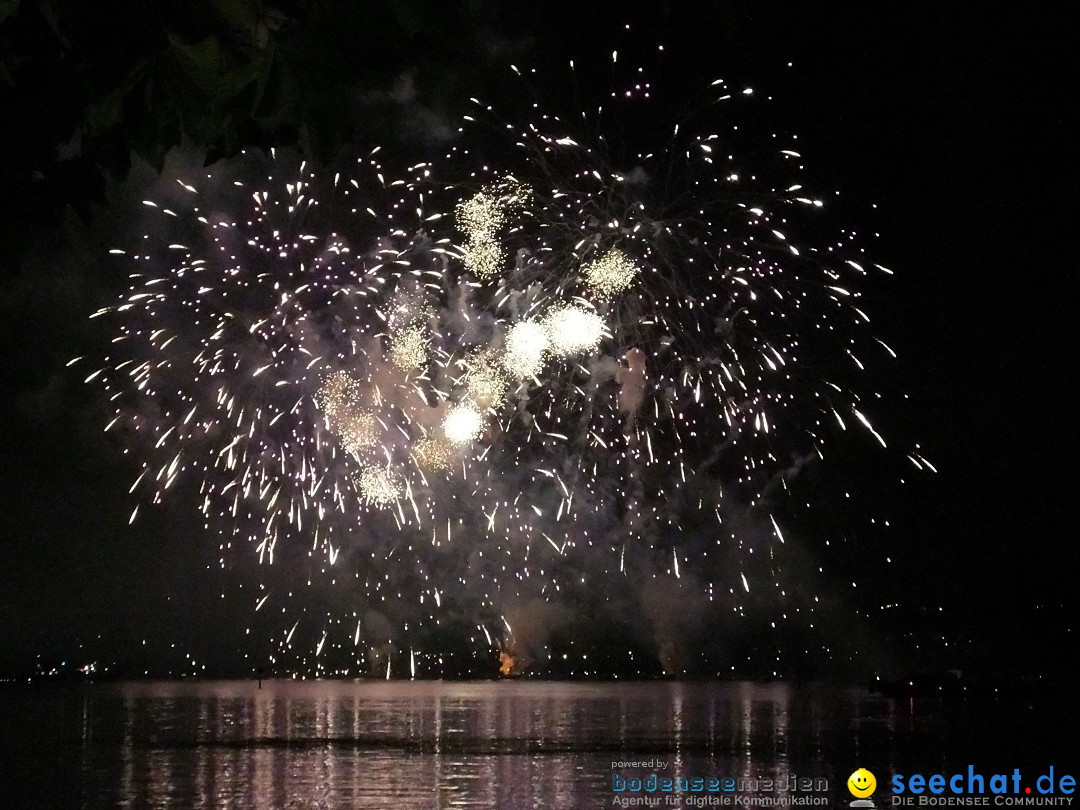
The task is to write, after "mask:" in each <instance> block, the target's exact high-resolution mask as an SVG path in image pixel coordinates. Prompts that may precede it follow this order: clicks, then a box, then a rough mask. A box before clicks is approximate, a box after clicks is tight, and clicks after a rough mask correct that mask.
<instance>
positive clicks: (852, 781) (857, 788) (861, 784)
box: [847, 768, 877, 799]
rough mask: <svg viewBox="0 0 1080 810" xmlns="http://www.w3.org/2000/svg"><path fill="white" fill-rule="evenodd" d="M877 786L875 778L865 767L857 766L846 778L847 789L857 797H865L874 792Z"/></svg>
mask: <svg viewBox="0 0 1080 810" xmlns="http://www.w3.org/2000/svg"><path fill="white" fill-rule="evenodd" d="M876 787H877V779H875V778H874V775H873V774H872V773H870V771H868V770H866V768H859V770H857V771H855V773H853V774H852V775H851V776H849V777H848V780H847V789H848V790H850V791H851V795H852V796H854V797H855V798H857V799H865V798H866V797H867V796H869V795H870V794H871V793H873V792H874V788H876Z"/></svg>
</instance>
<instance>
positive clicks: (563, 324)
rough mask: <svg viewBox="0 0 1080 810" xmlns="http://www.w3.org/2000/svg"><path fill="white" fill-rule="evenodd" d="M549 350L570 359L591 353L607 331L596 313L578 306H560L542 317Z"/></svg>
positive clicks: (602, 320)
mask: <svg viewBox="0 0 1080 810" xmlns="http://www.w3.org/2000/svg"><path fill="white" fill-rule="evenodd" d="M544 328H545V329H546V330H547V335H548V341H549V342H550V345H551V349H552V351H554V352H555V353H556V354H559V355H562V356H564V357H570V356H573V355H576V354H585V353H587V352H591V351H593V350H594V349H596V348H597V346H599V345H600V340H601V339H602V338H603V337H604V334H605V333H606V331H607V329H606V327H605V326H604V319H603V318H601V317H600V316H599V315H598V314H597V313H596V312H593V311H591V310H588V309H585V308H584V307H580V306H573V305H570V306H560V307H556V308H555V309H552V310H551V311H550V312H548V314H547V315H546V316H545V317H544Z"/></svg>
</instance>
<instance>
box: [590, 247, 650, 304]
mask: <svg viewBox="0 0 1080 810" xmlns="http://www.w3.org/2000/svg"><path fill="white" fill-rule="evenodd" d="M639 273H640V271H639V270H638V268H637V265H636V264H634V262H633V261H632V260H631V259H630V257H629V256H627V255H626V254H625V253H623V252H622V251H621V250H619V249H618V248H613V249H612V250H609V251H607V252H606V253H605V254H604V255H603V256H601V257H600V258H598V259H595V260H593V261H591V262H588V263H587V264H586V265H585V266H584V267H582V268H581V276H582V280H583V281H584V282H585V284H586V285H587V286H588V287H589V289H590V290H592V291H593V292H594V293H596V295H598V296H599V297H600V298H610V297H612V296H614V295H618V294H619V293H623V292H626V291H627V290H628V289H630V285H632V284H633V283H634V280H635V279H636V278H637V277H638V275H639Z"/></svg>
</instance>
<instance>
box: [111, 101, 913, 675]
mask: <svg viewBox="0 0 1080 810" xmlns="http://www.w3.org/2000/svg"><path fill="white" fill-rule="evenodd" d="M721 89H723V88H721ZM721 98H724V96H721ZM528 115H531V117H527V118H525V119H523V120H521V121H518V122H516V123H515V124H512V125H506V124H505V123H503V122H499V126H496V127H494V129H495V131H499V132H505V133H506V134H507V137H508V138H509V141H510V143H511V144H512V146H513V148H512V149H508V150H506V154H507V155H508V157H507V158H506V161H505V162H506V163H507V164H508V165H499V166H496V165H491V166H489V165H486V164H485V165H482V166H478V165H474V164H473V162H472V161H474V160H475V158H474V157H473V152H472V150H470V148H469V137H470V130H469V129H468V127H466V129H465V132H464V134H463V136H462V142H461V143H457V144H455V145H453V146H452V147H450V148H449V150H448V152H447V154H446V155H445V156H444V158H443V159H442V160H441V161H439V162H437V163H436V164H434V165H428V164H417V165H416V166H414V167H413V168H412V169H411V170H409V172H408V173H407V175H406V176H405V177H402V178H398V179H388V178H387V176H386V172H385V170H384V169H383V167H382V166H380V165H379V164H378V163H377V162H376V159H375V157H373V156H368V157H366V158H364V159H362V160H360V161H359V162H358V164H357V165H356V166H355V167H354V171H353V172H351V174H350V173H346V174H341V173H327V174H326V176H323V175H322V174H320V173H316V172H314V171H313V170H311V169H310V167H307V166H306V164H299V165H285V164H287V161H286V162H284V163H283V162H281V161H279V160H278V159H276V158H275V159H272V160H270V161H269V162H268V163H267V164H262V163H260V162H259V161H258V159H256V158H253V157H248V158H246V159H245V160H246V161H247V163H245V164H244V166H245V167H248V168H250V169H251V174H252V175H253V177H244V178H243V179H238V178H236V177H232V176H229V175H228V173H227V172H226V173H224V175H223V176H221V177H216V176H209V177H207V178H206V181H205V183H203V184H202V186H201V187H200V186H198V185H195V184H193V185H187V184H182V185H181V186H180V189H179V190H170V191H168V192H167V193H165V194H164V195H163V198H162V199H160V200H156V201H148V208H149V209H150V210H151V213H153V214H157V215H158V216H157V221H156V224H155V225H154V234H155V236H154V238H152V239H149V238H148V239H147V240H144V242H145V244H146V245H147V246H146V247H140V248H139V250H138V251H133V252H131V253H130V254H129V255H130V259H131V261H133V262H134V263H135V264H136V266H137V267H138V270H139V272H138V273H137V274H135V276H134V280H133V285H132V288H131V290H130V291H129V293H128V294H127V295H126V296H125V298H124V300H123V301H122V302H120V303H119V304H118V305H117V306H116V307H113V308H110V310H109V311H110V312H113V313H115V314H116V315H118V316H119V318H118V320H119V324H120V325H119V331H118V334H117V339H116V341H115V344H114V350H113V351H112V353H111V354H110V355H109V357H108V358H106V360H105V363H104V366H103V368H102V369H101V370H99V371H98V372H95V374H93V375H91V377H92V378H95V379H97V380H98V381H99V383H100V384H101V385H102V386H103V388H104V390H105V392H106V393H107V395H108V397H109V398H110V400H111V401H112V402H113V403H114V407H115V408H116V414H115V418H114V420H113V425H116V426H119V427H123V428H125V429H126V430H127V431H128V433H127V435H129V436H131V437H133V441H136V442H139V443H141V449H142V450H143V458H144V459H145V461H144V465H143V470H142V475H141V476H140V482H141V483H142V484H143V485H145V486H148V487H149V488H150V490H151V492H152V493H153V495H152V497H153V499H154V500H159V499H160V498H162V497H163V495H164V493H165V492H166V491H167V490H169V489H170V488H171V487H172V486H173V485H174V483H175V482H176V481H177V480H178V479H179V478H180V477H181V476H183V475H193V476H195V477H197V478H198V479H200V480H201V483H202V492H201V496H202V501H201V504H202V509H203V512H204V513H205V515H206V517H207V523H208V525H211V524H213V525H216V526H221V527H223V528H222V529H221V531H222V532H223V533H225V534H226V536H227V538H228V539H227V541H224V542H223V543H222V546H223V548H225V547H230V548H231V546H232V542H233V540H234V539H235V540H237V541H240V540H245V541H247V545H250V546H251V547H253V548H254V549H255V550H256V551H257V553H258V555H259V558H260V559H261V560H264V561H270V560H272V559H273V558H274V555H275V550H276V553H277V554H278V557H279V558H280V557H281V554H282V543H283V542H284V545H285V546H286V547H291V546H292V545H295V546H296V547H297V548H304V549H310V551H305V552H304V553H305V554H308V555H315V556H318V557H320V558H321V559H323V560H325V565H326V566H327V567H330V566H335V565H338V566H340V565H341V563H340V562H339V555H341V554H342V550H343V549H347V550H348V551H349V552H350V553H349V554H347V555H346V557H347V558H349V559H355V560H361V559H362V560H363V561H364V562H363V567H362V568H360V567H358V568H357V570H356V571H355V574H356V576H355V577H354V579H355V580H356V582H357V583H362V585H361V584H357V585H356V586H355V587H356V588H357V591H356V593H355V594H354V595H353V597H352V598H354V599H355V605H356V607H355V612H356V613H358V614H362V615H366V613H365V611H369V610H375V609H376V608H378V609H379V610H383V609H388V608H384V605H385V603H386V599H387V594H389V593H393V594H397V595H399V596H400V595H401V594H408V595H409V600H408V604H409V605H410V607H408V608H406V607H403V606H399V607H398V608H396V610H397V613H396V614H395V615H394V619H393V621H390V620H387V624H390V625H394V626H395V627H397V628H399V629H398V630H395V631H394V633H397V635H396V636H395V638H399V639H403V638H410V639H423V638H425V636H424V634H425V633H429V632H430V633H434V632H435V630H434V629H432V628H435V627H437V626H438V625H439V622H440V618H439V617H440V616H442V615H443V611H444V607H443V605H444V600H451V599H452V600H454V601H455V606H456V607H455V609H457V610H459V611H461V612H463V613H468V614H469V615H473V616H476V617H477V620H476V626H477V627H480V629H482V630H483V631H484V635H485V637H490V633H489V630H488V625H489V624H490V625H491V626H493V627H497V622H496V621H495V619H496V618H500V619H501V621H502V622H503V623H506V619H505V616H504V615H503V613H502V612H501V611H502V610H503V606H504V605H506V604H511V603H513V604H519V603H522V602H526V601H528V600H540V601H543V602H547V601H548V600H552V599H562V598H571V595H573V598H580V599H586V598H587V596H585V595H583V594H586V595H587V594H591V593H592V592H593V591H592V590H590V589H592V588H596V589H597V592H600V593H604V592H610V591H611V587H610V586H611V583H612V582H615V581H620V580H617V579H616V578H622V579H627V578H631V577H632V578H633V579H634V581H635V582H638V583H645V582H653V581H657V580H658V579H659V580H663V581H665V582H667V581H668V580H671V581H673V582H674V583H676V584H675V585H672V586H671V587H674V588H683V587H684V585H685V583H686V582H687V581H688V580H690V579H693V580H695V582H696V584H697V585H698V586H700V587H699V588H698V590H697V593H704V592H707V593H708V594H709V601H710V602H711V601H712V599H713V594H714V590H719V589H720V586H719V585H715V583H725V585H726V591H724V593H726V594H728V597H726V598H727V599H728V602H727V603H726V604H733V605H734V607H733V608H732V609H733V610H735V611H738V610H739V609H740V604H741V603H740V602H738V601H737V595H738V596H739V598H749V596H748V595H749V594H750V593H751V590H752V589H751V584H752V583H754V582H758V581H761V580H763V579H765V578H766V577H771V578H772V580H773V582H774V583H778V582H780V577H781V574H780V573H778V571H779V568H780V566H779V564H778V563H777V562H776V559H777V557H776V556H775V555H776V554H777V553H778V552H776V548H777V546H778V545H782V544H783V537H782V535H781V533H780V529H779V525H778V524H777V523H776V521H775V520H774V519H773V518H772V514H771V512H767V510H768V508H769V503H770V499H771V497H772V496H773V494H774V493H775V492H776V491H778V490H780V491H786V490H787V488H788V486H789V484H790V481H791V479H792V478H793V477H794V476H795V474H796V473H797V471H798V469H799V468H800V467H801V466H802V465H803V464H804V463H806V462H805V461H804V459H810V458H816V457H820V456H822V455H823V449H822V448H823V447H824V446H825V445H826V444H827V443H828V441H829V440H830V437H831V435H832V432H833V431H836V430H840V431H843V430H846V429H847V427H848V426H849V425H854V426H858V427H860V428H862V429H865V430H867V431H868V432H869V433H870V434H871V435H873V436H874V437H877V438H879V439H880V435H879V434H878V433H877V431H876V430H875V429H874V428H873V426H872V424H871V422H870V420H869V418H868V417H867V415H866V409H865V406H864V404H863V401H862V398H861V397H860V396H859V395H858V394H857V393H855V392H853V391H851V390H850V389H849V387H846V386H844V385H841V384H840V383H839V382H837V381H836V380H837V379H839V378H841V377H843V376H846V375H847V369H848V367H857V368H858V369H861V368H862V367H863V365H864V359H865V352H864V350H863V349H862V348H861V347H862V346H864V345H865V346H867V347H868V348H867V349H866V351H871V350H876V347H877V346H878V344H877V343H875V342H874V341H870V340H866V341H863V342H861V343H860V339H861V338H860V336H863V335H864V334H866V321H867V318H866V316H865V315H864V314H863V312H862V310H861V309H860V308H859V306H858V304H859V291H858V282H859V281H861V280H862V279H863V277H865V276H866V275H867V274H868V273H869V272H871V270H870V269H868V266H869V265H868V263H867V262H865V261H863V260H862V259H861V258H860V257H857V256H856V257H854V258H851V257H849V256H848V254H845V253H843V251H842V250H841V249H840V248H841V247H842V246H836V245H827V246H826V247H824V248H815V247H814V246H813V245H805V244H801V243H800V242H799V241H798V240H797V239H795V238H794V237H793V236H791V235H790V232H791V231H792V228H790V227H789V226H790V225H791V221H792V220H793V219H795V220H797V219H798V216H799V214H800V212H804V211H805V212H812V211H814V210H816V209H817V208H818V207H820V204H819V203H818V202H817V201H816V200H814V199H813V198H812V197H809V196H806V193H805V192H804V191H802V190H801V186H800V185H799V184H798V183H793V182H792V181H791V178H790V177H789V174H788V172H787V169H788V168H789V161H790V160H792V159H793V158H792V156H794V155H796V153H795V152H793V151H792V150H789V149H779V150H775V154H773V155H772V158H773V159H774V160H775V162H776V167H773V168H769V167H764V168H761V169H760V170H757V169H755V171H753V172H749V173H747V174H740V173H739V172H738V171H737V170H736V167H735V166H734V165H732V164H734V163H735V162H736V157H735V156H734V154H732V155H729V156H728V157H727V158H726V159H722V158H721V157H720V155H721V149H720V146H721V143H725V142H726V140H727V139H728V138H729V137H733V135H732V133H733V132H734V128H733V129H732V130H731V132H728V133H724V134H719V133H715V132H705V133H701V132H699V131H695V130H694V129H693V128H692V127H682V128H675V129H674V134H673V135H672V138H671V141H670V143H668V144H667V146H666V148H664V149H659V148H658V149H651V150H645V149H642V150H640V151H633V150H630V151H629V154H630V156H631V159H632V161H633V164H634V168H633V171H627V170H625V169H619V168H616V167H615V166H614V165H613V164H612V163H611V161H610V160H608V158H607V154H608V149H607V144H606V141H604V142H600V143H598V142H595V141H593V140H590V138H589V137H588V135H589V132H590V131H591V130H590V128H589V127H585V129H584V131H583V132H572V131H570V130H569V128H565V127H564V124H562V123H561V121H560V119H559V118H558V117H557V116H552V115H547V114H537V113H530V114H528ZM468 120H469V121H473V120H474V118H473V117H470V118H469V119H468ZM583 120H586V119H583ZM249 164H250V165H249ZM252 167H253V168H252ZM777 167H778V168H779V169H782V170H783V171H779V172H778V171H776V170H775V169H776V168H777ZM778 175H779V176H780V177H781V178H782V179H778V180H775V181H772V180H770V179H769V178H773V177H775V176H778ZM660 177H663V178H665V182H664V183H663V184H661V183H660V182H658V181H656V180H654V179H653V178H660ZM759 177H760V178H762V179H758V178H759ZM746 178H753V179H746ZM679 182H681V183H682V186H679ZM671 183H674V184H675V185H676V186H677V187H676V188H675V189H674V190H671V189H669V188H668V184H671ZM477 188H479V189H480V190H479V191H476V190H475V189H477ZM361 212H366V213H361ZM443 223H446V224H443ZM460 237H464V239H463V240H462V239H461V238H460ZM841 255H843V256H844V258H836V257H839V256H841ZM857 259H858V260H857ZM856 352H859V354H856ZM823 358H826V360H823ZM830 363H833V365H830ZM836 363H839V364H840V365H842V366H843V367H844V370H843V371H842V372H838V373H836V374H834V373H833V371H834V366H835V365H836ZM918 458H919V461H915V459H914V458H913V462H914V463H916V464H918V463H920V462H921V461H922V459H921V457H918ZM761 510H766V512H767V514H768V517H769V519H770V522H771V525H772V526H773V527H775V528H776V532H775V538H778V539H776V542H775V543H774V542H773V540H774V535H773V533H772V531H771V529H770V533H769V536H768V539H767V540H765V541H761V542H760V543H757V544H755V543H754V542H751V540H750V539H748V538H749V537H750V536H752V535H753V534H754V532H750V531H743V530H740V529H739V522H738V521H737V520H735V519H733V518H732V517H731V516H732V515H733V514H736V515H741V514H744V513H747V512H753V513H754V514H755V515H756V514H758V513H759V512H760V511H761ZM755 525H756V524H755ZM298 537H299V538H303V539H304V541H305V542H302V543H299V542H297V538H298ZM421 538H422V539H423V543H421V542H420V539H421ZM286 541H287V542H286ZM307 541H310V542H307ZM238 545H240V543H239V542H238ZM755 545H756V546H757V549H758V551H759V553H758V554H757V555H756V556H753V555H754V551H755ZM766 561H768V562H766ZM762 566H765V567H764V568H763V567H762ZM304 570H307V569H306V568H305V569H304ZM690 572H692V573H690ZM714 585H715V588H714ZM686 587H689V586H686ZM283 590H287V589H283ZM680 593H681V591H680ZM448 594H453V596H448ZM742 595H746V596H742ZM395 598H397V597H395ZM400 598H401V599H402V600H404V599H405V597H400ZM661 612H662V611H661ZM320 621H321V622H322V624H323V629H322V637H323V639H324V640H325V638H326V633H327V632H329V631H328V630H326V627H328V626H330V625H331V624H334V623H335V622H337V621H338V620H337V619H332V618H331V617H325V618H323V619H320ZM361 624H362V622H360V621H359V620H358V621H357V623H356V629H355V631H354V637H355V640H354V641H353V646H354V647H357V648H359V647H360V646H362V645H361V643H360V639H361V635H362V632H361V631H362V628H361ZM334 626H335V627H336V626H337V625H336V624H334ZM380 627H381V625H380ZM406 628H407V632H406ZM294 629H295V626H294ZM371 632H372V634H374V635H377V634H376V633H375V631H371ZM380 632H381V631H380ZM388 632H389V631H388ZM384 635H385V634H384ZM292 639H293V634H292V632H291V631H290V632H289V633H288V634H287V635H286V636H285V640H284V641H283V642H282V646H283V647H288V646H289V645H290V644H292V643H293V641H292ZM341 643H344V642H341ZM384 643H386V642H385V638H383V639H382V640H381V641H379V644H384ZM415 643H416V644H417V645H422V641H419V640H418V641H416V642H415ZM372 644H373V645H374V642H372ZM323 649H324V647H323V646H322V644H321V643H320V646H319V647H318V650H319V652H320V653H321V651H322V650H323ZM375 649H376V647H375V646H371V647H370V648H369V652H368V653H365V655H366V656H367V661H368V663H369V664H370V665H372V666H374V663H373V662H375V661H378V662H380V663H379V666H381V665H382V663H381V662H382V661H383V660H384V658H385V659H386V662H387V663H386V665H387V667H389V657H388V656H390V653H389V652H385V651H383V652H373V651H372V650H375ZM378 649H380V650H381V649H382V648H381V647H380V648H378ZM411 654H412V653H411ZM317 656H318V654H317V655H316V657H317ZM522 660H524V659H522Z"/></svg>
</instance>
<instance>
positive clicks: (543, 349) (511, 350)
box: [503, 321, 550, 378]
mask: <svg viewBox="0 0 1080 810" xmlns="http://www.w3.org/2000/svg"><path fill="white" fill-rule="evenodd" d="M549 350H550V343H549V341H548V333H547V330H545V329H544V327H543V325H542V324H540V323H538V322H537V321H520V322H519V323H516V324H514V325H513V326H512V327H510V329H509V331H508V332H507V334H506V353H505V354H504V355H503V365H504V367H505V368H506V370H507V372H509V373H510V374H512V375H513V376H515V377H519V378H523V377H535V376H536V375H537V374H539V373H540V370H541V369H542V368H543V366H544V360H545V359H546V358H547V356H548V352H549Z"/></svg>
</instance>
